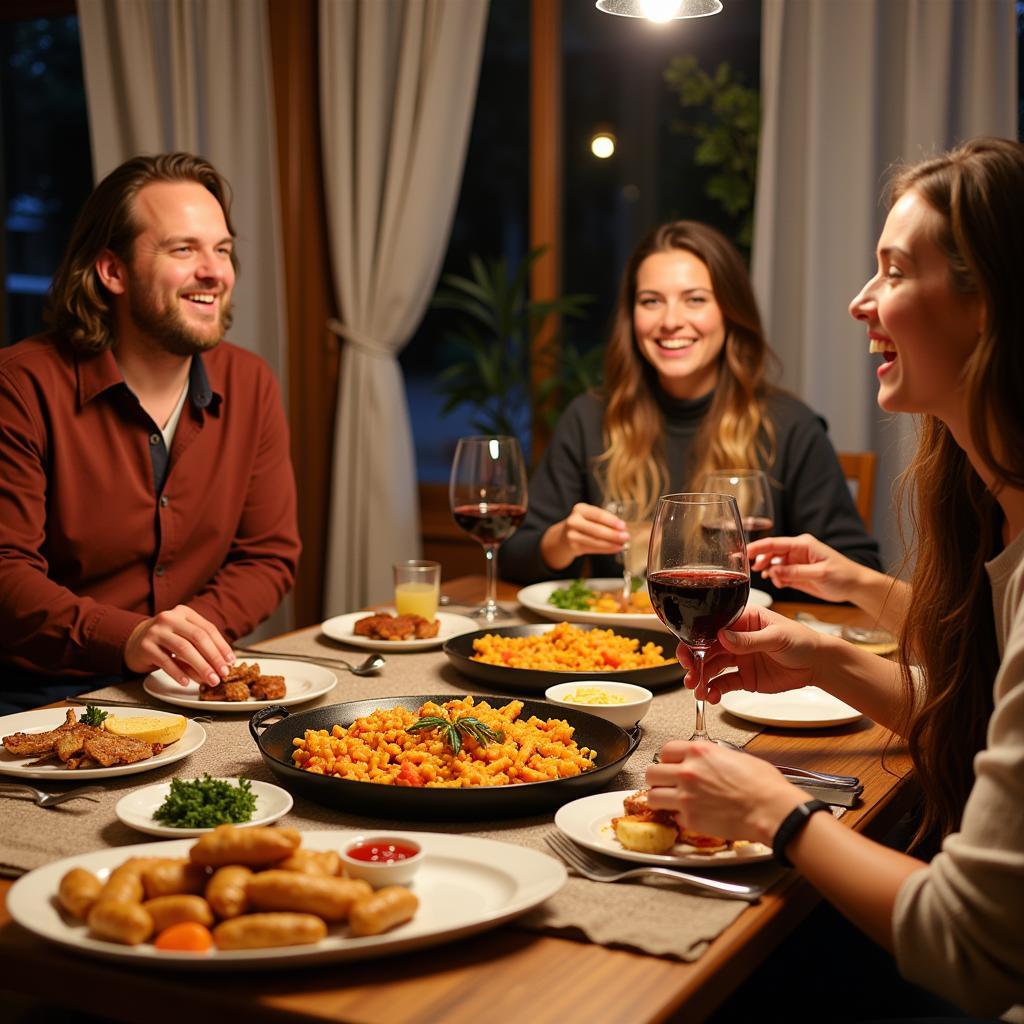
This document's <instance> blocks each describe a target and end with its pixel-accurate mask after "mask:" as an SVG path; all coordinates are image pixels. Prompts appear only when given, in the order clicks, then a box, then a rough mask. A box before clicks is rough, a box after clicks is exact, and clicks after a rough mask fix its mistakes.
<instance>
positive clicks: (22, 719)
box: [0, 702, 206, 781]
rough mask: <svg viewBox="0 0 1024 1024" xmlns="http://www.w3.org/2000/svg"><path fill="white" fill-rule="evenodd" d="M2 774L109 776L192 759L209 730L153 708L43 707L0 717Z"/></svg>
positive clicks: (59, 777)
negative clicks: (189, 756)
mask: <svg viewBox="0 0 1024 1024" xmlns="http://www.w3.org/2000/svg"><path fill="white" fill-rule="evenodd" d="M0 739H2V743H3V747H2V748H0V775H13V776H16V777H18V778H22V779H50V780H51V781H57V780H65V779H66V780H68V781H71V780H76V781H77V780H78V779H106V778H111V777H113V776H116V775H134V774H136V773H138V772H148V771H149V770H150V769H152V768H161V767H163V766H164V765H168V764H173V763H174V762H175V761H180V760H182V759H183V758H186V757H188V755H189V754H191V753H193V752H194V751H196V750H198V749H199V748H200V747H201V746H202V745H203V744H204V743H205V742H206V731H205V730H204V729H203V727H202V726H201V725H199V724H198V723H197V722H192V721H189V720H188V719H187V718H185V717H184V716H183V715H174V714H171V713H170V712H164V711H152V710H150V709H149V708H139V709H137V710H136V709H135V708H124V707H116V708H115V707H104V705H103V703H102V702H97V704H96V705H95V706H93V705H89V706H88V707H86V708H84V709H83V708H41V709H39V710H38V711H22V712H21V713H19V714H16V715H5V716H4V717H3V718H0Z"/></svg>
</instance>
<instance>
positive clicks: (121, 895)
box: [97, 857, 152, 903]
mask: <svg viewBox="0 0 1024 1024" xmlns="http://www.w3.org/2000/svg"><path fill="white" fill-rule="evenodd" d="M151 863H152V861H151V860H150V859H149V858H147V859H145V860H144V859H142V858H141V857H132V858H131V860H126V861H125V862H124V863H123V864H122V865H120V866H119V867H116V868H114V870H113V871H111V872H110V875H109V876H108V877H107V881H106V884H105V885H104V886H103V888H102V889H101V890H100V894H99V897H98V899H97V902H98V903H108V902H109V903H141V902H142V900H143V897H144V896H145V892H144V890H143V888H142V872H143V871H145V870H146V868H147V867H149V866H150V865H151Z"/></svg>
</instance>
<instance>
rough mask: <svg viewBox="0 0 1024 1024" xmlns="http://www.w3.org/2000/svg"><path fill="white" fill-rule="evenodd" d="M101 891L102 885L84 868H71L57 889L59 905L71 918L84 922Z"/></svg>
mask: <svg viewBox="0 0 1024 1024" xmlns="http://www.w3.org/2000/svg"><path fill="white" fill-rule="evenodd" d="M102 889H103V883H102V882H101V881H100V880H99V879H98V878H97V877H96V876H95V875H94V874H93V873H92V872H91V871H86V870H85V868H72V869H71V870H70V871H69V872H68V873H67V874H66V875H65V876H64V877H63V878H62V879H61V880H60V885H59V886H58V887H57V899H58V901H59V902H60V905H61V906H62V907H63V908H64V909H65V910H66V911H67V912H68V913H69V914H70V915H71V916H72V917H77V918H78V919H79V920H81V921H84V920H85V919H86V917H88V916H89V911H90V910H91V909H92V907H93V904H94V903H95V902H96V899H97V897H98V896H99V894H100V892H101V891H102Z"/></svg>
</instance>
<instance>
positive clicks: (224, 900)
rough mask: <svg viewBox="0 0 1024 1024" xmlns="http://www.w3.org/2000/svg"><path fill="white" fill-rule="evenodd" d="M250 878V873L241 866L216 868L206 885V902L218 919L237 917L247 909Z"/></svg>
mask: <svg viewBox="0 0 1024 1024" xmlns="http://www.w3.org/2000/svg"><path fill="white" fill-rule="evenodd" d="M250 878H252V872H251V871H250V870H249V869H248V868H247V867H243V866H242V865H241V864H228V865H226V866H225V867H222V868H217V870H216V871H215V872H214V873H213V878H211V879H210V881H209V882H207V884H206V902H207V903H209V904H210V906H211V907H212V908H213V912H214V913H215V914H216V915H217V916H218V917H223V918H229V917H238V915H239V914H244V913H245V912H246V911H247V910H248V909H249V894H248V886H249V879H250Z"/></svg>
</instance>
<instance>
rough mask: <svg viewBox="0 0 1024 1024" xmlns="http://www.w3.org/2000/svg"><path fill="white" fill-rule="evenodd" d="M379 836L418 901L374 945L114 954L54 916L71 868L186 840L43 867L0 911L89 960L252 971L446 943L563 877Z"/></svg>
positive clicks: (463, 839) (306, 837) (558, 867)
mask: <svg viewBox="0 0 1024 1024" xmlns="http://www.w3.org/2000/svg"><path fill="white" fill-rule="evenodd" d="M366 834H367V830H366V829H363V830H361V831H344V832H335V831H328V832H306V833H304V834H303V837H302V845H303V846H305V847H308V848H309V849H312V850H340V849H341V848H342V847H343V846H345V844H346V843H348V842H350V841H351V840H352V839H354V838H356V837H357V836H359V835H366ZM387 834H388V835H389V836H396V837H398V838H403V837H405V838H409V839H414V840H416V841H417V842H418V843H420V844H421V845H422V847H423V852H424V853H425V854H426V856H425V858H424V861H423V865H422V867H421V868H420V869H419V871H418V873H417V874H416V878H415V879H414V881H413V883H412V884H411V886H410V888H411V889H412V891H413V892H414V893H415V894H416V895H417V896H418V897H419V900H420V906H419V909H418V910H417V912H416V916H415V917H414V918H413V919H412V920H411V921H408V922H407V923H405V924H403V925H399V926H398V927H397V928H394V929H393V930H391V931H389V932H385V933H384V934H383V935H368V936H364V937H361V938H354V937H352V936H350V935H349V934H348V928H347V926H346V925H332V926H330V930H329V932H328V934H327V937H326V938H325V939H322V940H321V941H320V942H318V943H316V944H315V945H309V946H280V947H277V948H274V949H246V950H213V951H211V952H208V953H183V952H171V951H167V952H161V951H159V950H157V949H156V948H155V947H154V946H153V945H152V944H151V943H145V944H143V945H139V946H122V945H119V944H118V943H115V942H106V941H104V940H102V939H96V938H93V937H92V936H90V935H89V934H88V929H87V927H86V926H85V924H84V923H82V922H80V921H74V920H72V919H71V918H69V917H66V916H65V915H64V914H62V913H61V911H60V910H59V909H58V906H57V901H56V899H54V897H55V895H56V893H57V886H58V884H59V883H60V880H61V878H62V877H63V876H64V875H65V874H66V873H67V871H69V870H70V869H71V868H73V867H81V868H85V869H86V870H87V871H92V872H94V873H95V874H97V875H99V877H100V878H101V879H103V878H105V877H106V876H107V875H108V874H109V873H110V871H111V870H112V869H113V868H115V867H117V866H118V865H119V864H123V863H124V861H126V860H127V859H128V858H129V857H186V856H188V850H189V849H190V847H191V846H192V845H193V844H192V841H191V840H188V839H178V840H164V841H162V842H155V843H143V844H141V845H139V846H119V847H117V848H114V849H106V850H99V851H96V852H94V853H83V854H80V855H78V856H75V857H67V858H65V859H64V860H60V861H56V862H54V863H52V864H46V865H44V866H43V867H41V868H36V870H35V871H30V872H29V873H28V874H27V875H24V876H22V877H21V878H19V879H18V881H16V882H15V883H14V885H13V886H12V887H11V889H10V891H9V892H8V894H7V909H8V911H9V912H10V915H11V917H13V918H14V920H15V921H17V922H18V924H20V925H21V926H22V927H23V928H27V929H28V930H29V931H30V932H34V933H35V934H36V935H39V936H41V937H42V938H44V939H48V940H49V941H51V942H56V943H58V944H60V945H62V946H65V947H68V948H70V949H73V950H75V951H76V952H80V953H86V954H88V955H90V956H97V957H102V958H104V959H107V960H117V961H120V962H122V963H126V962H127V963H129V964H133V965H135V966H139V967H142V968H152V967H172V968H173V967H177V968H186V969H188V970H197V969H204V968H205V969H211V970H246V969H248V970H262V969H264V968H266V967H277V966H281V967H292V966H300V965H301V966H304V965H307V964H315V963H326V962H329V961H337V960H361V959H365V958H367V957H372V956H381V955H384V954H394V953H400V952H403V951H405V950H410V949H418V948H421V947H423V946H433V945H437V944H439V943H442V942H450V941H451V940H453V939H457V938H460V937H462V936H464V935H470V934H472V933H474V932H480V931H484V930H485V929H487V928H493V927H494V926H495V925H498V924H501V923H502V922H503V921H507V920H509V919H510V918H513V917H516V916H518V915H519V914H522V913H524V912H525V911H527V910H530V909H531V908H532V907H535V906H537V905H538V904H539V903H543V902H544V900H546V899H547V898H548V897H549V896H553V895H554V894H555V893H556V892H558V890H559V889H561V888H562V886H563V885H564V884H565V880H566V871H565V868H564V867H563V866H562V863H561V862H560V861H558V860H556V859H555V858H553V857H549V856H548V855H547V854H543V853H538V852H537V851H535V850H530V849H524V848H523V847H522V846H515V845H513V844H511V843H501V842H497V841H496V840H493V839H477V838H476V837H473V836H459V835H446V834H442V833H438V832H395V831H394V830H392V829H388V831H387Z"/></svg>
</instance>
